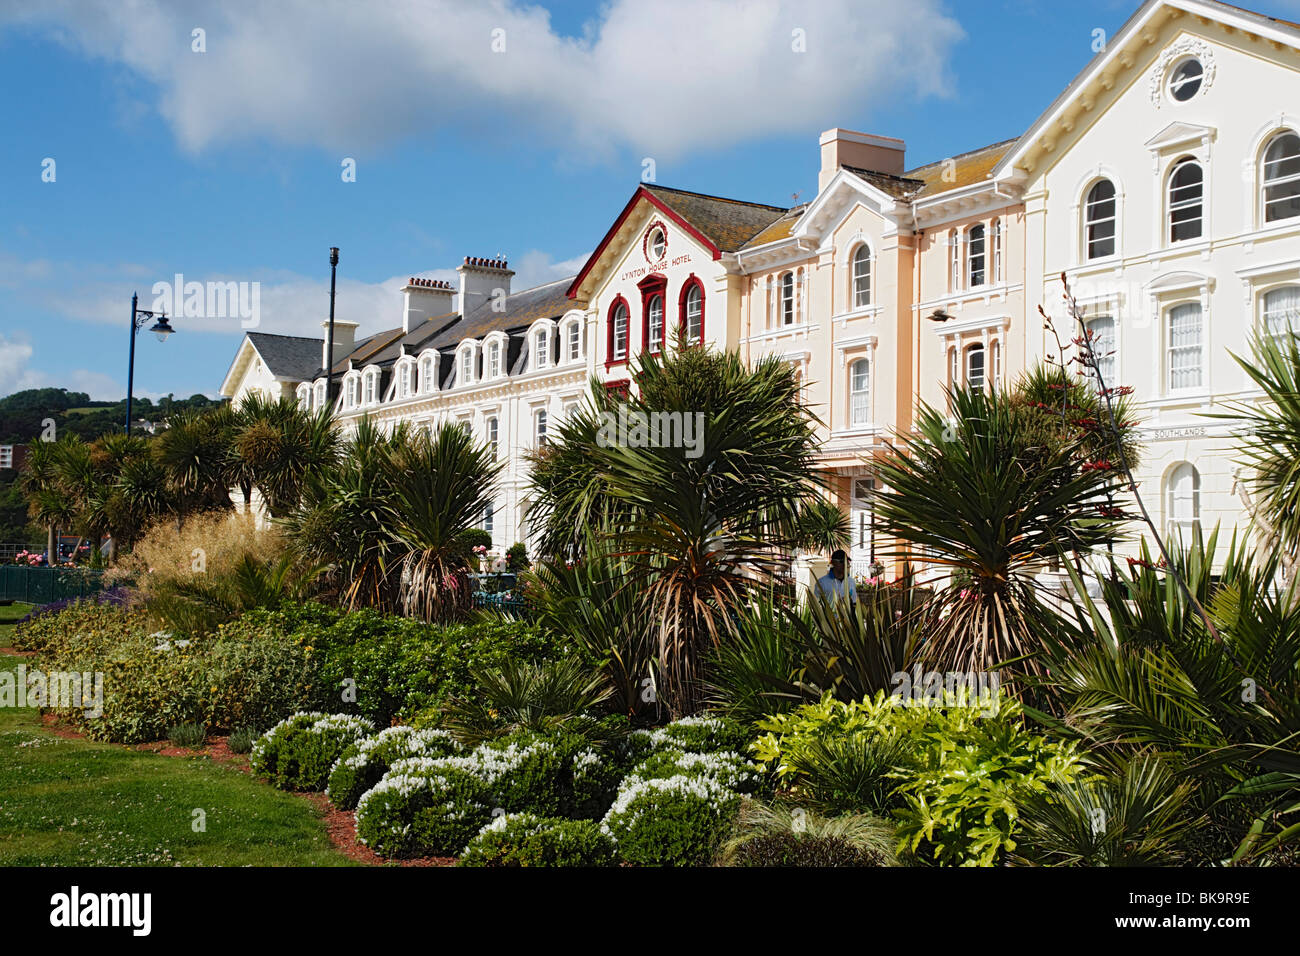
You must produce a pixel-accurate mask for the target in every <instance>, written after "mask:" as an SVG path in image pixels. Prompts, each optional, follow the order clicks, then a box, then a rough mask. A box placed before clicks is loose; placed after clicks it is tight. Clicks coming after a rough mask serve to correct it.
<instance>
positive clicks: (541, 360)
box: [533, 328, 551, 371]
mask: <svg viewBox="0 0 1300 956" xmlns="http://www.w3.org/2000/svg"><path fill="white" fill-rule="evenodd" d="M550 367H551V330H550V329H547V328H541V329H534V330H533V369H534V371H536V370H538V369H544V368H550Z"/></svg>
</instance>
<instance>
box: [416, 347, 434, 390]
mask: <svg viewBox="0 0 1300 956" xmlns="http://www.w3.org/2000/svg"><path fill="white" fill-rule="evenodd" d="M433 369H434V364H433V356H432V355H426V356H424V358H422V359H420V391H421V392H423V393H425V394H426V395H427V394H428V393H429V392H432V391H433V387H434V385H435V384H436V383H435V382H434V378H433Z"/></svg>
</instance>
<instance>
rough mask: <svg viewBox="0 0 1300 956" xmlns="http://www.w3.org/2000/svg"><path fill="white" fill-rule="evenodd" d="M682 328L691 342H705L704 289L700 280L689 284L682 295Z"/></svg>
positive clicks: (687, 339)
mask: <svg viewBox="0 0 1300 956" xmlns="http://www.w3.org/2000/svg"><path fill="white" fill-rule="evenodd" d="M682 329H683V330H684V331H685V333H686V341H687V342H688V343H689V344H691V345H696V344H702V343H703V342H704V289H703V288H701V287H700V283H699V282H698V281H695V282H691V283H690V284H688V285H687V286H686V293H685V295H683V296H682Z"/></svg>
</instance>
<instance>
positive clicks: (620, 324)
mask: <svg viewBox="0 0 1300 956" xmlns="http://www.w3.org/2000/svg"><path fill="white" fill-rule="evenodd" d="M627 323H628V311H627V303H626V302H623V301H621V300H620V301H618V302H616V303H614V310H613V314H612V315H611V317H610V322H609V361H611V362H626V361H627Z"/></svg>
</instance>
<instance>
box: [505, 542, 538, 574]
mask: <svg viewBox="0 0 1300 956" xmlns="http://www.w3.org/2000/svg"><path fill="white" fill-rule="evenodd" d="M531 565H532V562H531V561H529V560H528V547H527V546H526V545H525V544H524V543H523V542H522V541H516V542H515V543H514V544H512V545H511V546H510V549H509V550H508V551H506V570H507V571H527V570H528V568H529V567H530V566H531Z"/></svg>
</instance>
